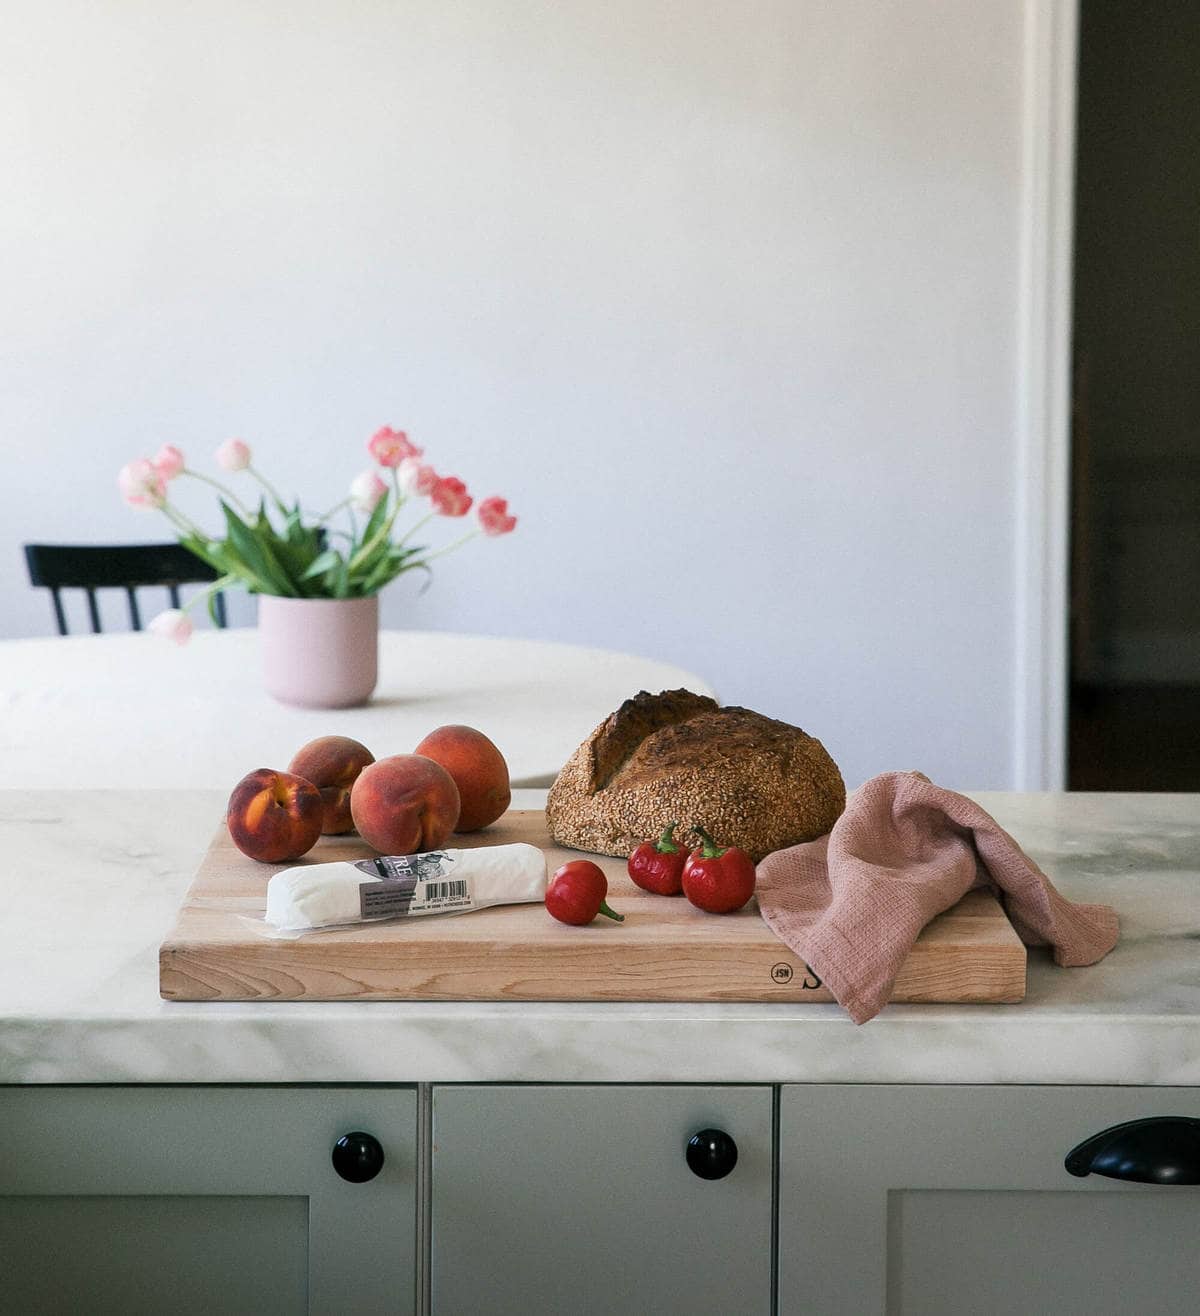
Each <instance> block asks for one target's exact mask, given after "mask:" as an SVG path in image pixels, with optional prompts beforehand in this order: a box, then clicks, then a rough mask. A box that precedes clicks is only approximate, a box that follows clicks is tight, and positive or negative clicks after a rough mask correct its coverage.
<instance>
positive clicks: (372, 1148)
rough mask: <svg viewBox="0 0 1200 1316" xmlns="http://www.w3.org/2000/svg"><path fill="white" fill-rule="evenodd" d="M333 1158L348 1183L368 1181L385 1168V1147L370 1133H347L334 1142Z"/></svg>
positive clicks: (335, 1166)
mask: <svg viewBox="0 0 1200 1316" xmlns="http://www.w3.org/2000/svg"><path fill="white" fill-rule="evenodd" d="M331 1159H332V1161H333V1168H334V1169H335V1170H336V1171H337V1172H338V1174H340V1175H341V1176H342V1178H343V1179H345V1180H346V1181H347V1183H366V1182H367V1180H368V1179H374V1178H375V1176H376V1175H377V1174H378V1173H379V1171H380V1170H382V1169H383V1148H382V1147H381V1146H380V1145H379V1139H378V1138H373V1137H371V1135H370V1134H369V1133H347V1134H344V1135H343V1136H342V1137H340V1138H339V1139H338V1140H337V1142H335V1143H334V1144H333V1156H332V1157H331Z"/></svg>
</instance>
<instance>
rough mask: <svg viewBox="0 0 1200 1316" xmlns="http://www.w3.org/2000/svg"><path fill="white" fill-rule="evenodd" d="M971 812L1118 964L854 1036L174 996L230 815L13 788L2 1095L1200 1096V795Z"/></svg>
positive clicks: (681, 1019)
mask: <svg viewBox="0 0 1200 1316" xmlns="http://www.w3.org/2000/svg"><path fill="white" fill-rule="evenodd" d="M180 753H181V754H186V748H184V747H181V749H180ZM974 798H976V799H977V800H979V802H980V803H981V804H982V805H983V806H984V808H986V809H988V810H989V812H991V813H993V814H994V815H995V817H996V818H997V820H998V821H999V822H1000V823H1001V824H1002V825H1003V826H1004V827H1006V828H1007V829H1008V830H1009V831H1010V832H1012V834H1013V835H1014V836H1015V837H1016V838H1017V840H1018V841H1019V842H1020V843H1021V844H1022V845H1023V846H1024V848H1025V849H1026V850H1028V851H1029V853H1030V854H1031V855H1033V856H1034V858H1035V859H1037V861H1038V862H1039V863H1040V864H1042V866H1043V867H1044V868H1045V869H1046V871H1047V872H1048V873H1049V874H1050V876H1051V878H1052V879H1053V880H1054V882H1055V883H1056V885H1058V886H1059V888H1060V889H1061V890H1062V891H1063V893H1064V894H1065V895H1067V896H1069V897H1071V898H1073V899H1076V900H1088V901H1102V902H1106V903H1108V904H1111V905H1113V906H1115V907H1116V909H1117V911H1118V913H1119V914H1120V917H1121V940H1120V942H1119V944H1118V945H1117V948H1116V949H1115V950H1114V951H1113V952H1112V954H1110V955H1109V956H1108V958H1107V959H1105V960H1104V961H1102V962H1101V963H1100V964H1098V965H1095V966H1093V967H1091V968H1085V969H1060V968H1056V967H1055V966H1054V965H1053V964H1052V963H1051V961H1050V958H1049V955H1048V953H1047V952H1045V951H1040V950H1033V951H1030V956H1029V974H1028V995H1027V997H1026V999H1025V1001H1024V1002H1023V1003H1022V1004H1019V1005H992V1006H987V1005H889V1006H887V1007H886V1008H885V1009H884V1011H883V1012H882V1014H880V1015H879V1016H878V1017H877V1018H876V1019H874V1020H872V1021H871V1022H870V1023H868V1024H865V1025H863V1026H862V1027H855V1026H854V1024H852V1023H851V1022H850V1021H849V1019H848V1018H847V1017H846V1015H845V1014H844V1013H843V1012H842V1010H841V1009H840V1007H838V1006H836V1005H781V1004H764V1005H711V1004H706V1005H676V1004H668V1005H663V1004H659V1005H654V1004H638V1005H610V1004H597V1005H577V1004H576V1005H571V1004H545V1005H536V1004H535V1005H531V1004H509V1003H498V1004H479V1003H474V1002H469V1003H467V1002H464V1003H461V1004H459V1003H454V1004H446V1003H430V1004H425V1003H412V1002H394V1003H393V1002H347V1003H342V1002H337V1003H326V1004H304V1003H303V1002H280V1003H275V1004H254V1003H246V1004H242V1003H236V1004H234V1003H218V1004H200V1003H197V1004H189V1003H177V1002H165V1001H163V1000H161V999H160V998H159V995H158V961H157V952H158V945H159V942H160V941H161V939H162V937H163V936H164V934H165V933H166V931H167V930H168V928H169V927H170V925H171V923H172V921H173V919H174V916H175V912H176V909H177V908H178V905H179V902H180V900H181V899H182V897H183V894H184V892H185V890H186V889H187V886H188V883H189V882H190V880H191V877H192V874H193V873H194V871H195V869H196V868H197V866H198V864H199V862H200V859H201V857H202V855H203V853H204V849H205V847H206V845H207V843H208V841H209V840H210V838H211V836H212V834H213V831H214V830H215V827H216V825H217V823H218V822H219V820H220V817H221V812H222V809H223V806H224V797H223V796H221V795H219V794H217V793H215V792H186V793H185V792H179V791H148V792H147V791H143V792H131V791H71V792H52V791H5V792H0V842H2V849H0V854H2V855H3V859H2V860H0V890H2V891H3V895H4V909H5V915H4V920H3V927H4V937H3V955H2V956H0V1082H4V1083H96V1082H132V1083H141V1082H145V1083H150V1082H154V1083H163V1082H179V1083H212V1082H235V1083H236V1082H245V1083H251V1082H253V1083H283V1082H356V1083H362V1082H425V1081H432V1082H438V1081H442V1082H453V1081H470V1080H474V1081H491V1080H496V1081H504V1080H508V1081H521V1080H528V1081H546V1082H733V1081H740V1082H748V1081H749V1082H888V1083H1097V1084H1098V1083H1106V1084H1108V1083H1116V1084H1156V1085H1166V1084H1184V1085H1194V1086H1200V795H1107V794H1106V795H1099V794H1096V795H1067V794H1046V795H1016V794H1001V793H992V792H980V793H974ZM543 799H544V795H543V794H542V793H541V792H532V791H526V792H518V793H517V795H516V797H515V798H514V805H516V806H517V807H525V808H530V807H538V806H539V805H540V803H541V801H542V800H543Z"/></svg>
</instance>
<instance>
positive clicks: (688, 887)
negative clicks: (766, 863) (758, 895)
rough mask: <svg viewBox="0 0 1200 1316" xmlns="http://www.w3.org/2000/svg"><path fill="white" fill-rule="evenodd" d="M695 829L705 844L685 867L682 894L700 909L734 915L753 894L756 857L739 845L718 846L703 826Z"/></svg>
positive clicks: (688, 859) (696, 850) (711, 912)
mask: <svg viewBox="0 0 1200 1316" xmlns="http://www.w3.org/2000/svg"><path fill="white" fill-rule="evenodd" d="M693 830H694V831H695V833H696V835H697V836H698V837H699V838H700V840H701V841H702V842H703V845H700V846H697V847H696V849H695V850H693V851H692V853H691V854H690V855H688V858H687V863H686V864H684V866H683V894H684V895H685V896H687V898H688V899H689V900H690V901H691V902H692V904H693V905H695V906H696V908H697V909H704V910H707V911H708V913H710V914H732V913H733V911H734V910H735V909H741V907H742V906H743V905H744V904H745V903H746V901H747V900H749V899H750V897H751V896H752V895H753V894H754V860H753V859H751V858H750V856H749V855H748V854H747V853H746V852H745V850H739V849H738V848H737V846H736V845H730V846H725V847H722V846H719V845H718V844H717V843H716V841H714V840H713V838H712V837H711V836H709V834H708V833H707V832H706V831H705V830H704V828H703V827H696V828H693Z"/></svg>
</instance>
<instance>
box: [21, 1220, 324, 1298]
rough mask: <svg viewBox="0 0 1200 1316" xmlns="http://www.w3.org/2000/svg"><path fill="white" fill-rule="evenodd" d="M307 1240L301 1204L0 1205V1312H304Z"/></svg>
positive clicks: (306, 1222)
mask: <svg viewBox="0 0 1200 1316" xmlns="http://www.w3.org/2000/svg"><path fill="white" fill-rule="evenodd" d="M307 1240H308V1203H307V1202H306V1201H305V1199H304V1198H303V1197H102V1196H94V1197H91V1196H89V1197H80V1196H74V1197H32V1196H29V1197H5V1198H0V1257H3V1258H4V1296H3V1300H2V1304H0V1305H2V1306H3V1308H4V1309H5V1310H7V1311H12V1312H22V1311H23V1312H70V1311H86V1310H89V1309H91V1310H97V1311H99V1310H103V1311H112V1312H165V1311H169V1312H171V1313H172V1316H193V1313H194V1316H211V1314H212V1313H213V1312H214V1311H220V1312H222V1313H223V1316H243V1314H244V1316H263V1313H267V1312H303V1311H305V1310H306V1309H307V1301H308V1245H307ZM200 1243H202V1246H199V1245H198V1244H200ZM214 1258H219V1266H218V1267H214V1266H213V1264H212V1263H213V1259H214Z"/></svg>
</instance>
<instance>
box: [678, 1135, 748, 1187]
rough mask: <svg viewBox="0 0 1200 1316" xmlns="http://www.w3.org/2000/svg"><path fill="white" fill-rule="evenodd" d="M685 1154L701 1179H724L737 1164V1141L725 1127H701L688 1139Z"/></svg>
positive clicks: (692, 1170)
mask: <svg viewBox="0 0 1200 1316" xmlns="http://www.w3.org/2000/svg"><path fill="white" fill-rule="evenodd" d="M684 1156H685V1157H686V1158H687V1163H688V1169H689V1170H691V1172H692V1173H693V1174H696V1175H699V1176H700V1178H701V1179H724V1178H725V1176H726V1175H727V1174H729V1173H730V1172H731V1171H732V1169H733V1167H734V1166H735V1165H736V1164H737V1158H738V1150H737V1143H736V1142H734V1140H733V1139H732V1138H731V1137H730V1136H729V1134H728V1133H726V1132H725V1130H724V1129H701V1130H700V1132H699V1133H693V1134H692V1136H691V1138H690V1139H689V1140H688V1145H687V1150H686V1151H685V1152H684Z"/></svg>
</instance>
